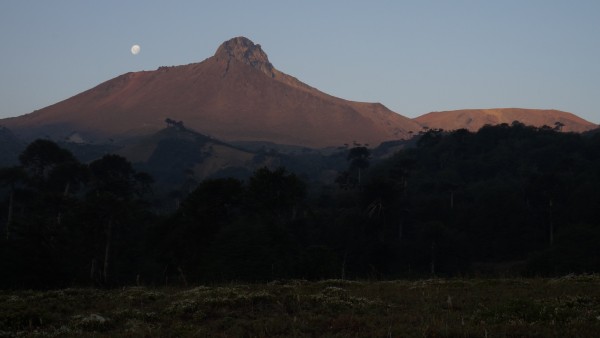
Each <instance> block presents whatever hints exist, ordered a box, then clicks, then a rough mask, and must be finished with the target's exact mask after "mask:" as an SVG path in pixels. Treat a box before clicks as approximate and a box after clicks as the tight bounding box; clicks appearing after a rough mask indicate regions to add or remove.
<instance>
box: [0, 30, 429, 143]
mask: <svg viewBox="0 0 600 338" xmlns="http://www.w3.org/2000/svg"><path fill="white" fill-rule="evenodd" d="M165 118H171V119H174V120H178V121H184V123H185V125H186V126H187V127H190V128H192V129H195V130H198V131H200V132H202V133H204V134H207V135H211V136H213V137H215V138H218V139H223V140H226V141H234V140H235V141H269V142H275V143H280V144H294V145H302V146H311V147H326V146H339V145H341V144H344V143H351V142H352V141H357V142H362V143H369V144H373V145H375V144H378V143H380V142H382V141H386V140H392V139H399V138H405V137H409V131H418V130H420V128H421V127H420V126H419V124H418V123H416V122H415V121H413V120H411V119H408V118H406V117H403V116H401V115H398V114H396V113H394V112H392V111H390V110H389V109H387V108H386V107H385V106H383V105H382V104H379V103H361V102H352V101H347V100H343V99H340V98H336V97H333V96H330V95H327V94H325V93H323V92H320V91H319V90H317V89H315V88H312V87H310V86H308V85H306V84H304V83H302V82H300V81H298V80H297V79H296V78H294V77H291V76H289V75H286V74H284V73H282V72H280V71H278V70H277V69H275V68H274V67H273V65H272V64H271V63H270V62H269V60H268V58H267V55H266V54H265V52H264V51H263V50H262V49H261V47H260V45H257V44H254V43H253V42H252V41H250V40H248V39H246V38H244V37H237V38H233V39H231V40H229V41H226V42H224V43H223V44H222V45H221V46H220V47H219V48H218V49H217V51H216V53H215V54H214V56H212V57H210V58H208V59H206V60H204V61H202V62H200V63H193V64H189V65H183V66H174V67H160V68H158V69H157V70H154V71H141V72H134V73H126V74H123V75H120V76H118V77H116V78H114V79H112V80H109V81H106V82H104V83H102V84H100V85H98V86H96V87H94V88H92V89H90V90H87V91H85V92H83V93H80V94H78V95H75V96H73V97H71V98H69V99H67V100H64V101H61V102H59V103H56V104H54V105H51V106H48V107H46V108H43V109H41V110H38V111H35V112H33V113H30V114H27V115H24V116H20V117H15V118H10V119H4V120H0V125H5V126H7V127H9V128H11V129H12V130H13V131H14V132H15V133H17V134H19V135H21V136H25V137H29V138H31V137H35V136H38V135H50V136H52V137H54V138H65V137H68V136H69V135H71V134H73V133H74V132H77V133H78V134H79V135H81V136H82V137H83V138H85V139H88V140H106V139H109V138H114V139H118V138H126V137H130V136H137V135H144V134H150V133H153V132H156V131H158V130H160V129H162V128H163V126H164V120H165Z"/></svg>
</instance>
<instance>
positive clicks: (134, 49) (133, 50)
mask: <svg viewBox="0 0 600 338" xmlns="http://www.w3.org/2000/svg"><path fill="white" fill-rule="evenodd" d="M139 52H140V45H133V46H131V54H133V55H137V54H138V53H139Z"/></svg>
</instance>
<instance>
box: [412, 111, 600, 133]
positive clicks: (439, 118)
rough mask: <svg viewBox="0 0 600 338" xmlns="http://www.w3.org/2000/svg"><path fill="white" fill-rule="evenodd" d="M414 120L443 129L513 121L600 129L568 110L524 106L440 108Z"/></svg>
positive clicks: (580, 129)
mask: <svg viewBox="0 0 600 338" xmlns="http://www.w3.org/2000/svg"><path fill="white" fill-rule="evenodd" d="M415 121H416V122H418V123H420V124H422V125H423V126H425V127H428V128H441V129H444V130H456V129H461V128H465V129H468V130H471V131H477V130H479V128H481V127H483V126H484V125H486V124H490V125H496V124H502V123H508V124H511V123H512V122H513V121H519V122H521V123H524V124H526V125H532V126H535V127H542V126H544V125H546V126H549V127H554V126H555V123H556V122H560V123H562V124H563V125H564V126H563V127H562V131H567V132H584V131H588V130H592V129H595V128H598V126H597V125H595V124H593V123H591V122H588V121H586V120H584V119H582V118H580V117H578V116H576V115H574V114H571V113H568V112H564V111H560V110H543V109H522V108H498V109H464V110H452V111H440V112H432V113H428V114H425V115H421V116H419V117H417V118H416V119H415Z"/></svg>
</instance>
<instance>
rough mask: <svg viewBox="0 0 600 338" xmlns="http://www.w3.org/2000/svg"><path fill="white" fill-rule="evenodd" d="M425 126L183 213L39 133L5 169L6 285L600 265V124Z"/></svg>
mask: <svg viewBox="0 0 600 338" xmlns="http://www.w3.org/2000/svg"><path fill="white" fill-rule="evenodd" d="M418 137H419V139H418V142H416V145H415V146H414V147H411V148H407V149H404V150H401V151H399V152H397V153H396V154H395V155H394V156H392V157H389V158H387V159H384V160H376V159H372V158H371V156H370V153H371V152H370V150H369V149H367V148H366V147H362V146H361V147H360V148H358V147H355V148H351V149H347V150H346V151H347V159H348V161H347V162H348V170H347V171H345V172H340V173H339V175H338V179H337V180H335V182H334V181H332V182H330V183H329V184H317V183H316V181H310V182H311V183H310V184H309V183H307V182H306V181H305V180H303V179H302V178H300V177H299V176H298V175H296V174H295V173H293V172H290V171H289V170H287V169H286V168H283V167H279V168H267V167H265V168H262V169H259V170H257V171H255V172H254V174H253V175H252V176H251V177H250V178H249V179H247V180H239V179H235V178H219V179H208V180H204V181H202V182H199V183H197V184H196V185H195V186H194V187H192V188H190V189H189V190H188V191H187V192H186V193H185V194H180V195H178V196H180V197H181V201H180V203H178V207H177V208H176V209H174V210H173V209H168V208H165V207H164V205H162V206H161V205H160V203H161V202H160V201H161V198H162V197H161V196H156V194H154V193H153V190H152V181H153V180H152V177H151V176H150V175H148V174H146V173H143V172H139V171H137V170H136V169H135V168H134V166H133V165H132V164H131V163H130V162H129V161H127V159H125V158H123V157H120V156H118V155H105V156H103V157H101V158H100V159H97V160H95V161H92V162H90V163H81V162H79V161H78V160H77V159H76V158H75V157H74V156H73V155H72V154H71V153H70V152H69V151H68V150H65V149H63V148H61V147H60V146H59V145H57V144H56V143H54V142H52V141H48V140H36V141H34V142H33V143H31V144H30V145H29V146H28V147H27V148H26V149H25V150H24V151H23V152H22V154H21V155H20V157H19V160H20V163H19V165H18V166H15V167H9V168H3V169H1V170H0V201H1V203H2V204H1V205H2V209H0V210H2V213H0V230H1V231H2V236H1V237H2V239H1V240H0V269H1V270H2V271H3V278H2V279H1V280H0V287H3V288H22V287H26V288H31V287H33V288H54V287H65V286H73V285H84V286H85V285H93V286H106V287H110V286H117V285H132V284H147V285H165V284H166V285H173V284H180V285H185V284H192V283H201V282H218V281H231V280H245V281H264V280H273V279H281V278H304V279H322V278H357V279H361V278H381V279H385V278H405V277H418V276H426V275H432V274H433V275H446V276H452V275H459V274H460V275H464V274H484V275H499V274H502V275H507V274H509V275H561V274H566V273H572V272H574V273H583V272H598V271H600V253H599V252H598V251H599V250H600V249H599V248H598V246H597V243H598V242H600V224H599V221H598V220H599V219H600V134H598V133H590V134H575V133H562V132H559V131H558V130H556V129H555V128H549V127H543V128H534V127H529V126H525V125H523V124H521V123H518V122H515V123H513V124H512V125H506V124H503V125H499V126H485V127H483V128H482V129H480V130H479V131H478V132H469V131H467V130H456V131H452V132H445V131H442V130H435V129H434V130H428V131H427V132H424V133H422V134H421V135H420V136H418ZM157 201H158V202H157ZM163 203H166V202H164V201H163ZM157 204H158V206H157Z"/></svg>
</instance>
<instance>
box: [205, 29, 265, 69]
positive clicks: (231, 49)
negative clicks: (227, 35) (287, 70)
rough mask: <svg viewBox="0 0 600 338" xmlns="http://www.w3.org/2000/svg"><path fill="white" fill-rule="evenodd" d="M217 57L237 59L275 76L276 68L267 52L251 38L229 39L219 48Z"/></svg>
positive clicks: (216, 53)
mask: <svg viewBox="0 0 600 338" xmlns="http://www.w3.org/2000/svg"><path fill="white" fill-rule="evenodd" d="M215 57H216V58H218V59H221V58H223V59H226V60H228V61H229V60H230V59H235V60H238V61H241V62H243V63H245V64H247V65H249V66H252V67H254V68H256V69H258V70H260V71H262V72H263V73H265V74H267V75H269V76H270V77H275V73H274V68H273V65H272V64H271V62H269V58H268V57H267V53H265V52H264V51H263V50H262V48H261V47H260V45H259V44H255V43H254V42H252V41H251V40H250V39H248V38H246V37H243V36H238V37H235V38H233V39H230V40H227V41H225V42H223V43H222V44H221V46H219V48H217V51H216V52H215Z"/></svg>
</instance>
